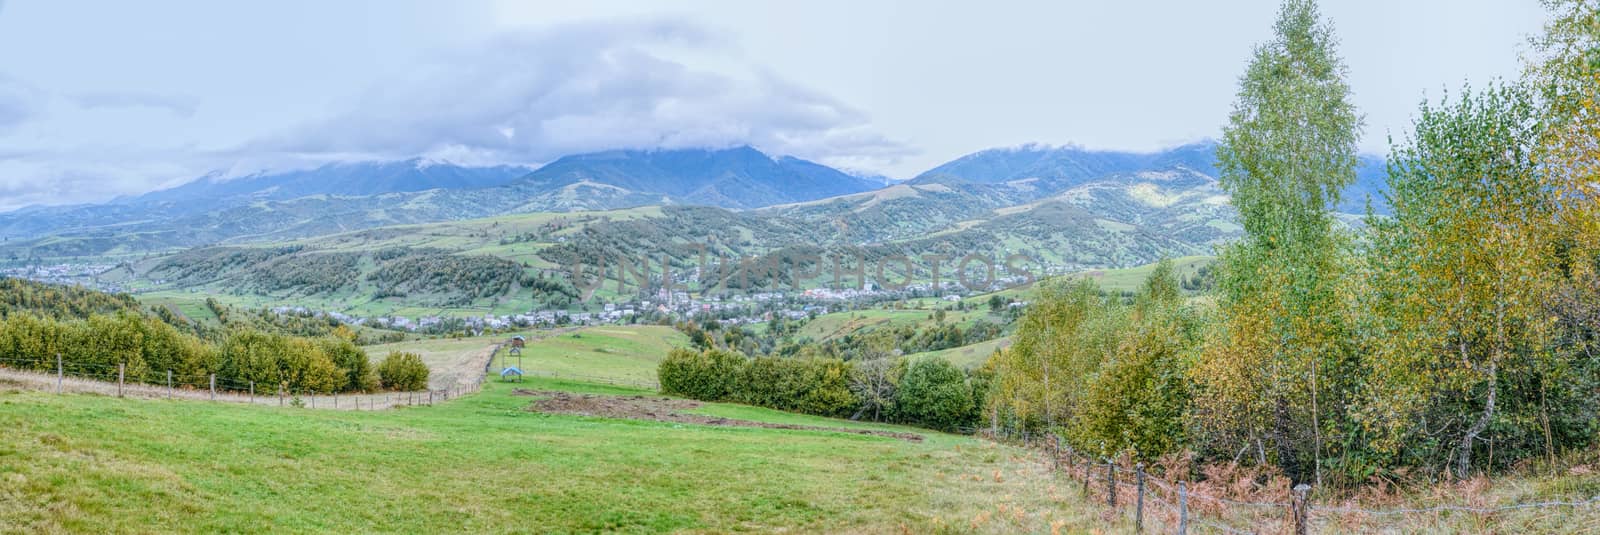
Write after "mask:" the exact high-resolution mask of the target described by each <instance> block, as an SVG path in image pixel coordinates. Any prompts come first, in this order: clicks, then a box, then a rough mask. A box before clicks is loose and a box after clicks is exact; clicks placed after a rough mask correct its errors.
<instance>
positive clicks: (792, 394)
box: [730, 357, 861, 416]
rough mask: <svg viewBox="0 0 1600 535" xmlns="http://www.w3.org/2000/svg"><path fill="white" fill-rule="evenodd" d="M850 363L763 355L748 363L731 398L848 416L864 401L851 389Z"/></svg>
mask: <svg viewBox="0 0 1600 535" xmlns="http://www.w3.org/2000/svg"><path fill="white" fill-rule="evenodd" d="M851 376H852V371H851V366H850V364H849V363H846V362H845V361H843V360H839V359H836V358H783V357H760V358H756V359H751V360H749V361H748V362H746V363H745V365H744V366H743V368H742V369H741V370H740V372H739V374H738V381H737V382H736V383H735V385H734V388H733V392H732V394H731V396H730V397H732V398H733V399H735V400H737V401H739V402H741V403H748V404H750V405H759V406H762V407H769V408H774V409H779V410H786V411H794V412H803V413H806V414H817V415H822V416H849V415H850V414H851V413H853V412H855V410H856V409H857V408H858V407H860V405H861V400H860V399H859V398H857V397H856V395H855V394H854V393H852V392H851V391H850V379H851Z"/></svg>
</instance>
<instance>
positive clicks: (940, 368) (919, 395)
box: [895, 358, 977, 431]
mask: <svg viewBox="0 0 1600 535" xmlns="http://www.w3.org/2000/svg"><path fill="white" fill-rule="evenodd" d="M895 411H896V414H897V416H899V418H900V419H901V420H902V421H904V422H906V423H911V424H916V425H921V426H924V427H929V428H933V429H938V430H941V431H956V430H959V429H961V428H962V427H968V426H971V425H972V424H973V423H974V422H975V421H977V406H976V405H974V404H973V401H972V390H971V387H970V386H968V385H967V374H966V372H963V371H961V368H957V367H956V366H955V365H953V364H950V361H947V360H945V359H943V358H924V359H917V360H916V361H914V362H912V363H911V364H910V366H908V367H906V373H905V377H903V378H901V379H900V388H899V390H898V391H897V392H896V393H895Z"/></svg>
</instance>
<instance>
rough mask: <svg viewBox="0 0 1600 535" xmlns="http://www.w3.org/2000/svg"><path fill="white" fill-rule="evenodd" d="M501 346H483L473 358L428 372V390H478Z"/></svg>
mask: <svg viewBox="0 0 1600 535" xmlns="http://www.w3.org/2000/svg"><path fill="white" fill-rule="evenodd" d="M499 348H500V344H490V345H487V346H483V349H479V350H478V351H477V352H476V353H473V354H472V356H470V357H467V358H464V359H460V360H457V361H455V362H452V363H450V365H448V366H440V367H439V368H438V369H431V368H430V369H429V370H428V388H431V389H434V390H441V391H443V390H462V391H465V390H467V389H469V388H471V389H476V388H477V385H478V384H479V383H480V382H482V380H483V374H484V370H486V369H487V368H488V367H489V361H490V360H491V359H493V358H494V352H495V350H497V349H499Z"/></svg>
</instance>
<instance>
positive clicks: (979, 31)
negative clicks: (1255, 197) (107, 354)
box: [0, 0, 1544, 210]
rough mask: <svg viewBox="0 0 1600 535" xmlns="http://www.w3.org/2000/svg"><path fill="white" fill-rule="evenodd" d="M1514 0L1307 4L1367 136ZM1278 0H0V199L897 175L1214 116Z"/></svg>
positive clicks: (1457, 72)
mask: <svg viewBox="0 0 1600 535" xmlns="http://www.w3.org/2000/svg"><path fill="white" fill-rule="evenodd" d="M1537 4H1538V3H1537V2H1536V1H1535V0H1438V1H1433V0H1429V1H1422V0H1415V1H1413V0H1325V1H1324V2H1323V12H1324V14H1325V15H1326V16H1327V17H1328V18H1330V19H1331V20H1332V21H1333V23H1334V25H1335V28H1336V31H1337V33H1338V35H1339V36H1340V38H1341V40H1342V45H1341V49H1340V50H1341V52H1342V54H1343V55H1344V57H1345V58H1346V60H1347V62H1348V64H1349V67H1350V83H1351V86H1352V87H1353V89H1354V91H1355V103H1356V105H1357V106H1358V107H1359V108H1360V109H1361V111H1362V112H1363V113H1364V114H1365V115H1366V118H1367V132H1366V136H1365V139H1364V140H1363V143H1362V148H1363V150H1366V151H1369V152H1374V153H1382V152H1384V151H1385V148H1386V147H1387V141H1386V136H1387V135H1388V134H1390V133H1394V134H1397V135H1399V134H1402V133H1403V132H1404V131H1405V128H1406V125H1407V124H1408V122H1409V120H1410V117H1411V113H1412V110H1414V109H1415V108H1416V105H1417V103H1418V102H1419V101H1420V100H1421V99H1423V98H1424V97H1425V96H1430V95H1431V96H1433V97H1435V98H1437V97H1438V96H1439V95H1440V94H1441V93H1442V90H1444V89H1446V88H1449V89H1454V88H1458V87H1460V86H1461V85H1462V84H1463V83H1468V82H1470V83H1476V84H1482V83H1486V82H1488V81H1491V80H1493V79H1494V78H1495V77H1514V76H1516V74H1517V73H1518V71H1519V69H1520V66H1519V57H1520V54H1521V53H1523V52H1524V51H1525V46H1524V44H1523V43H1524V42H1525V38H1526V36H1527V35H1529V34H1530V33H1532V32H1535V31H1537V30H1538V29H1539V26H1540V24H1541V23H1542V21H1543V18H1544V17H1543V13H1542V12H1541V11H1540V9H1539V7H1538V5H1537ZM1276 9H1277V2H1276V0H1228V1H1226V2H1194V1H1191V0H1173V1H1143V2H1105V1H1099V0H1095V1H1088V0H1070V1H1069V0H1058V1H1039V2H1005V1H989V2H929V1H916V2H909V1H908V2H861V1H818V0H807V1H803V2H802V1H794V2H783V3H778V2H716V1H707V2H671V3H667V2H657V1H639V2H626V1H606V2H561V3H556V2H511V1H507V2H498V3H496V2H469V1H456V2H445V1H438V2H421V1H372V2H357V1H333V2H327V1H300V0H274V1H271V2H266V1H261V2H250V3H246V2H210V1H199V0H196V1H162V2H134V1H117V2H113V1H104V2H79V1H65V0H0V210H3V209H10V208H16V207H20V206H24V205H29V204H60V203H73V202H90V201H98V200H104V199H107V198H110V197H112V196H115V195H122V194H132V193H139V192H143V191H148V190H151V189H155V188H158V187H162V186H170V185H173V184H176V183H181V182H183V181H186V180H190V179H193V178H194V177H196V176H199V175H201V174H204V173H207V172H211V171H221V172H223V173H227V174H242V173H248V172H252V171H257V170H261V169H274V168H285V167H300V166H307V165H313V164H315V163H317V162H323V161H331V160H348V159H392V158H409V157H415V156H425V157H431V158H437V159H444V160H451V161H457V162H462V163H523V164H538V163H542V162H546V161H549V160H550V159H553V158H555V157H559V156H560V155H563V154H569V153H574V152H584V151H593V150H603V149H609V148H630V147H631V148H650V147H666V148H675V147H701V146H726V145H731V144H744V143H748V144H752V145H755V146H756V147H758V148H761V149H763V150H766V151H768V152H772V153H778V154H789V155H795V156H799V157H804V158H811V159H815V160H819V161H822V162H824V163H829V164H833V165H836V166H840V167H844V168H848V169H851V170H855V171H861V172H871V173H882V174H885V175H888V176H891V177H895V178H905V177H909V176H911V175H914V174H916V173H918V172H920V171H923V170H925V169H927V168H929V167H932V166H934V165H937V164H939V163H942V162H944V161H948V160H950V159H953V158H956V157H958V156H961V155H963V154H966V153H969V152H973V151H977V150H982V149H985V148H991V147H997V146H1014V145H1019V144H1024V143H1045V144H1077V145H1082V146H1087V147H1093V148H1112V149H1131V150H1152V149H1157V148H1161V147H1164V146H1170V145H1175V144H1179V143H1183V142H1188V141H1194V140H1197V139H1202V138H1207V137H1215V136H1217V135H1218V134H1219V133H1220V128H1221V125H1222V124H1223V123H1224V122H1225V121H1226V118H1227V113H1228V111H1229V109H1230V106H1231V103H1232V100H1233V95H1234V91H1235V83H1236V81H1237V77H1238V75H1239V74H1240V72H1242V70H1243V69H1244V65H1245V62H1246V61H1247V59H1248V58H1249V55H1250V50H1251V47H1252V46H1254V45H1255V44H1256V43H1259V42H1262V41H1264V40H1267V39H1268V38H1270V34H1271V24H1272V20H1273V18H1274V16H1275V12H1276Z"/></svg>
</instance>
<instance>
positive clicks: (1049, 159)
mask: <svg viewBox="0 0 1600 535" xmlns="http://www.w3.org/2000/svg"><path fill="white" fill-rule="evenodd" d="M1214 153H1215V144H1214V143H1210V142H1203V143H1195V144H1189V145H1183V146H1180V147H1175V148H1172V149H1169V150H1164V151H1158V152H1151V153H1137V152H1119V151H1095V150H1086V149H1082V148H1077V147H1043V146H1024V147H1019V148H1011V149H993V150H985V151H981V152H977V153H973V154H969V155H966V156H963V157H961V158H958V159H956V160H953V161H951V162H948V163H946V164H943V165H940V166H937V167H935V168H933V169H930V170H928V171H927V172H924V173H921V174H919V175H917V176H916V177H913V178H912V179H911V180H908V181H906V182H902V183H898V184H891V185H887V186H885V185H884V184H883V183H882V182H879V181H878V180H873V179H867V178H861V177H857V176H853V175H850V174H848V173H844V172H841V171H839V170H836V169H833V168H831V167H828V166H825V165H822V164H818V163H815V162H810V161H806V160H802V159H798V158H793V157H787V156H780V157H772V156H769V155H767V154H764V153H762V152H760V151H758V150H756V149H754V148H751V147H734V148H727V149H686V150H647V151H646V150H617V151H606V152H597V153H589V154H579V155H572V156H566V157H563V158H560V159H557V160H555V161H553V162H550V163H548V164H546V165H544V166H541V167H538V168H537V169H533V170H531V171H530V170H528V169H527V168H522V167H516V166H495V167H470V166H460V165H456V164H451V163H448V162H438V161H428V160H422V159H411V160H403V161H394V162H358V163H335V164H328V165H324V166H321V167H317V168H314V169H308V170H298V171H289V172H280V173H258V174H253V175H248V176H243V177H236V178H227V179H224V178H222V177H221V176H219V175H208V176H205V177H201V178H199V179H196V180H193V181H190V182H188V183H186V184H183V185H180V186H177V187H174V188H171V189H167V190H162V191H156V192H151V193H147V194H144V195H141V196H138V197H133V198H127V199H121V200H118V201H115V202H112V203H106V204H100V205H80V206H65V207H43V208H31V209H26V210H19V211H15V212H10V213H4V214H0V237H3V238H5V242H4V243H3V244H0V255H3V256H0V260H3V259H10V260H12V261H25V260H29V259H45V258H63V257H95V256H116V255H132V254H152V253H159V252H162V251H170V250H173V249H180V248H187V247H194V246H200V245H207V244H214V243H243V242H264V241H278V240H289V239H298V238H307V237H313V236H320V235H326V234H331V233H337V232H345V231H351V230H359V229H364V228H373V227H381V226H388V225H398V224H414V223H428V222H436V221H451V220H461V219H470V218H479V217H489V216H496V215H504V214H515V213H532V212H566V211H577V210H608V209H617V208H627V207H634V206H648V205H698V206H712V207H719V208H725V209H733V210H754V212H753V214H755V215H758V216H770V217H783V218H787V219H791V220H795V221H801V222H807V223H808V224H823V225H828V226H829V227H830V228H833V229H836V231H837V232H838V233H839V236H838V238H839V241H840V242H841V243H874V242H885V241H894V240H904V239H910V238H914V237H917V236H918V235H919V233H933V232H941V231H948V230H949V229H950V228H951V227H950V226H951V225H957V224H960V223H961V222H962V221H976V220H979V219H985V220H986V219H988V218H991V217H993V216H995V215H997V214H999V215H1007V214H1004V213H1001V212H1003V211H1005V210H1010V213H1011V214H1015V213H1022V212H1031V211H1034V210H1036V209H1040V208H1041V207H1043V208H1050V207H1062V206H1070V207H1073V208H1074V209H1075V210H1082V211H1084V213H1085V214H1088V215H1089V216H1093V217H1107V218H1108V219H1107V220H1108V221H1114V222H1116V223H1117V224H1119V225H1147V224H1158V223H1155V222H1156V221H1165V222H1166V223H1160V224H1167V225H1171V224H1175V223H1176V222H1181V221H1191V222H1198V223H1196V224H1193V225H1188V228H1187V230H1183V232H1188V233H1189V234H1190V235H1188V237H1187V238H1184V240H1185V242H1186V243H1191V244H1207V243H1212V242H1215V241H1216V240H1219V239H1224V238H1226V236H1225V234H1227V233H1226V232H1224V230H1226V229H1227V228H1228V226H1229V225H1230V224H1231V223H1229V220H1230V218H1231V217H1232V216H1231V213H1230V212H1228V210H1229V209H1230V208H1229V207H1227V206H1226V202H1225V201H1226V196H1225V195H1223V194H1222V192H1221V191H1220V189H1218V188H1217V185H1216V178H1215V175H1216V166H1215V163H1214V162H1215V158H1214ZM1382 173H1383V168H1382V162H1381V160H1378V159H1376V158H1363V161H1362V167H1361V172H1360V174H1359V176H1358V180H1357V182H1356V183H1355V184H1353V185H1352V186H1351V187H1350V189H1349V191H1347V194H1346V198H1345V201H1344V203H1343V204H1341V206H1340V209H1341V211H1345V212H1348V213H1360V212H1362V211H1363V210H1364V206H1365V199H1366V198H1367V197H1368V196H1369V195H1373V194H1374V193H1375V192H1377V191H1379V189H1380V188H1381V186H1382V182H1383V181H1382V176H1383V175H1382ZM1379 197H1380V199H1378V200H1379V201H1381V196H1379ZM1218 199H1221V200H1222V202H1218V201H1217V200H1218ZM1135 207H1137V209H1135ZM1151 209H1158V210H1157V211H1160V212H1163V213H1165V214H1166V215H1161V214H1156V213H1144V212H1145V211H1148V210H1151ZM1377 210H1378V211H1379V212H1380V213H1381V212H1382V207H1381V204H1380V205H1379V206H1378V207H1377ZM1047 212H1048V210H1047ZM1041 213H1043V212H1041ZM1091 218H1092V217H1091ZM1212 221H1221V222H1220V223H1216V224H1211V222H1212ZM971 224H975V223H971ZM1204 229H1210V230H1204ZM1179 230H1180V229H1175V228H1165V227H1164V228H1163V231H1164V232H1176V231H1179Z"/></svg>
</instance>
